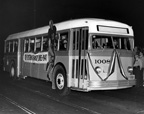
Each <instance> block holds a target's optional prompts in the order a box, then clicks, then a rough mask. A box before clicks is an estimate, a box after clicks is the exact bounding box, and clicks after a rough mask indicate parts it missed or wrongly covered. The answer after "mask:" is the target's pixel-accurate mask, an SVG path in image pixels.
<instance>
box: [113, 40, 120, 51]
mask: <svg viewBox="0 0 144 114" xmlns="http://www.w3.org/2000/svg"><path fill="white" fill-rule="evenodd" d="M113 44H114V48H115V49H118V48H119V46H118V41H117V40H116V39H114V40H113Z"/></svg>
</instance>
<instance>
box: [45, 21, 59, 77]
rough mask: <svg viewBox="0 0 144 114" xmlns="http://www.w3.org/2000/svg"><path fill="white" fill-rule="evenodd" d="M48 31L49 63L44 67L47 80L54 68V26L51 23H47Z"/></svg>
mask: <svg viewBox="0 0 144 114" xmlns="http://www.w3.org/2000/svg"><path fill="white" fill-rule="evenodd" d="M49 26H50V28H49V30H48V55H49V61H48V63H47V66H46V70H47V71H48V76H47V77H48V79H49V73H50V71H51V70H52V68H53V66H54V61H55V52H54V49H55V42H56V31H57V29H56V26H55V25H53V21H52V20H50V21H49Z"/></svg>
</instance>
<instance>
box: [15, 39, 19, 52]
mask: <svg viewBox="0 0 144 114" xmlns="http://www.w3.org/2000/svg"><path fill="white" fill-rule="evenodd" d="M17 51H18V41H14V52H17Z"/></svg>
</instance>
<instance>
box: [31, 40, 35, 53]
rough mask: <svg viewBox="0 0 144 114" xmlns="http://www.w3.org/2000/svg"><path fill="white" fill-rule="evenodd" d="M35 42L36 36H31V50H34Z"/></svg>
mask: <svg viewBox="0 0 144 114" xmlns="http://www.w3.org/2000/svg"><path fill="white" fill-rule="evenodd" d="M34 44H35V39H34V38H31V39H30V52H34V49H35V48H34V46H35V45H34Z"/></svg>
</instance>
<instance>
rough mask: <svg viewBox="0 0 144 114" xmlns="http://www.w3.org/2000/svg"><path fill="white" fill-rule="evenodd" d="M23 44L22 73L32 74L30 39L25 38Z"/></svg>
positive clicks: (24, 74)
mask: <svg viewBox="0 0 144 114" xmlns="http://www.w3.org/2000/svg"><path fill="white" fill-rule="evenodd" d="M21 44H22V46H21V47H23V49H22V51H21V52H22V53H21V59H22V65H21V67H22V75H23V76H30V73H31V70H30V69H31V61H30V59H29V58H30V52H29V51H30V48H29V47H30V46H29V45H30V39H28V38H27V39H24V40H23V41H22V43H21Z"/></svg>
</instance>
